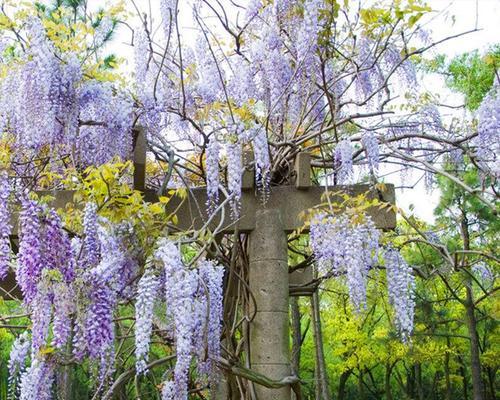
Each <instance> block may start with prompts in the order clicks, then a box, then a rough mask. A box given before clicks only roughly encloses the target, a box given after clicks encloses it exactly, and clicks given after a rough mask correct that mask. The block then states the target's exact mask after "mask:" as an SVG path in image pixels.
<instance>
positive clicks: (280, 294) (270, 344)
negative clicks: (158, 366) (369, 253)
mask: <svg viewBox="0 0 500 400" xmlns="http://www.w3.org/2000/svg"><path fill="white" fill-rule="evenodd" d="M145 165H146V143H145V139H144V136H143V135H142V133H140V132H139V133H138V135H137V139H136V143H135V150H134V166H135V170H134V188H135V189H137V190H141V191H143V192H144V197H145V199H146V200H148V201H155V200H156V199H157V194H156V192H155V191H152V190H146V188H145V171H146V168H145ZM310 168H311V167H310V156H309V154H307V153H299V154H298V156H297V158H296V163H295V172H296V182H295V185H294V186H277V187H272V188H271V191H270V196H269V199H268V201H267V202H266V203H265V204H263V203H262V201H261V199H260V195H259V194H256V193H255V192H256V191H255V188H254V184H253V175H252V174H251V172H250V171H247V172H246V173H245V175H244V177H243V188H242V198H241V217H240V218H239V219H238V220H237V221H228V220H229V218H227V220H221V215H222V214H224V215H226V216H227V215H229V214H230V210H229V204H226V205H225V210H223V211H224V212H220V213H219V215H217V216H216V217H214V218H213V219H212V220H211V222H210V223H209V224H208V228H212V229H215V228H216V227H217V228H218V231H219V233H222V234H230V233H234V232H235V231H237V232H239V233H247V234H249V243H250V244H249V254H248V255H249V288H250V290H251V291H252V294H253V297H254V299H255V302H254V304H255V305H254V306H252V307H256V308H255V309H254V310H251V311H252V313H253V314H254V318H253V319H252V321H251V322H250V326H249V329H250V354H249V360H250V366H251V368H252V370H253V371H255V372H257V373H260V374H263V375H265V376H267V377H269V378H270V379H271V380H273V381H277V382H278V381H283V379H285V378H287V377H289V376H290V375H291V370H290V354H289V353H290V350H289V297H290V296H309V295H311V294H312V293H313V292H314V291H315V290H316V285H314V284H313V274H312V270H311V269H310V268H307V269H305V270H297V271H294V272H293V273H289V266H288V255H287V251H288V245H287V234H289V233H291V232H292V231H294V230H297V229H299V228H302V227H303V225H304V221H303V220H302V219H301V217H300V216H301V214H302V213H303V212H304V210H307V209H310V208H312V207H314V206H317V205H319V204H321V203H323V200H322V195H323V194H324V193H325V191H326V190H328V191H330V192H332V193H335V192H336V191H342V192H344V193H348V194H351V195H358V194H362V193H368V198H378V199H380V200H382V201H384V202H387V203H391V204H394V203H395V194H394V186H393V185H386V186H385V187H386V190H385V191H384V192H380V191H378V190H374V189H372V188H370V186H368V185H350V186H333V187H332V186H330V187H328V188H327V187H322V186H312V185H311V177H310V176H311V171H310ZM50 194H51V195H53V196H54V197H55V200H54V201H53V203H52V206H53V207H55V208H59V207H64V205H65V204H67V203H69V202H72V200H73V192H72V191H58V192H55V193H54V192H50ZM339 200H340V199H339ZM333 201H335V198H334V197H333ZM206 204H207V194H206V189H205V188H204V187H196V188H191V189H190V190H188V196H187V198H185V199H181V198H179V197H174V198H173V199H171V200H170V201H169V202H168V204H167V210H166V212H167V213H172V212H175V213H176V215H177V219H178V227H179V229H181V230H189V229H194V230H196V229H201V228H202V227H204V226H206V221H208V220H209V216H208V215H207V212H206V207H205V205H206ZM368 214H369V215H370V217H371V218H372V220H373V222H374V223H375V225H376V226H377V228H379V229H383V230H389V229H393V228H395V226H396V215H395V213H394V211H393V209H392V207H388V208H386V209H383V210H381V209H379V208H371V209H369V210H368ZM14 218H15V217H14ZM13 226H14V227H16V228H15V230H16V229H17V223H14V224H13ZM304 232H305V231H304ZM15 234H16V232H14V235H15ZM0 295H3V297H5V298H9V297H11V298H12V297H14V298H20V296H21V293H20V291H19V290H18V289H17V285H16V282H15V277H14V276H13V274H10V275H9V276H8V277H7V279H6V280H4V281H3V282H0ZM283 382H286V379H285V381H283ZM278 386H281V387H278V388H270V387H265V386H262V385H256V386H255V392H256V395H257V398H258V399H259V400H289V399H290V398H291V389H290V385H289V384H286V383H285V384H283V385H278Z"/></svg>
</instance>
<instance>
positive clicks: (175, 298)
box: [135, 238, 224, 400]
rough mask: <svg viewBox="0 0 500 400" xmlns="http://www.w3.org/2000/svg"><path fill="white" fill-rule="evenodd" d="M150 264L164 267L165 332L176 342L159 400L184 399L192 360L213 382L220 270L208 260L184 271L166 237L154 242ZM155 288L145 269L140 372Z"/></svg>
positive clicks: (138, 340)
mask: <svg viewBox="0 0 500 400" xmlns="http://www.w3.org/2000/svg"><path fill="white" fill-rule="evenodd" d="M153 264H160V265H161V266H162V267H163V271H162V273H164V275H165V287H164V296H165V297H164V302H165V304H166V310H167V323H168V330H169V332H170V334H171V335H172V337H173V338H174V339H175V352H176V363H175V367H174V371H173V376H172V378H171V379H168V380H167V381H166V382H165V383H164V385H163V390H162V398H163V399H164V400H174V399H175V400H179V399H187V398H188V377H189V369H190V366H191V362H192V360H193V359H196V360H197V361H198V364H199V367H198V371H199V372H200V373H202V374H204V375H206V376H207V377H208V378H209V379H210V380H211V381H212V382H213V381H214V377H215V368H214V363H213V362H214V360H216V359H217V357H219V355H220V335H221V323H222V278H223V272H224V270H223V268H221V267H219V266H218V265H216V264H215V263H214V262H212V261H208V260H202V261H200V262H199V265H198V268H197V269H188V268H187V267H186V266H185V265H184V264H183V262H182V257H181V253H180V250H179V248H178V247H177V246H176V245H175V244H174V243H173V242H171V241H169V240H168V239H165V238H163V239H161V240H160V241H159V242H158V249H157V251H156V253H155V256H154V261H153ZM158 289H159V279H158V277H157V275H156V272H155V271H154V270H153V269H148V270H147V271H146V272H145V274H144V275H143V277H142V278H141V280H140V282H139V286H138V293H137V302H136V335H135V340H136V372H137V373H138V374H141V373H144V372H146V370H147V360H148V352H149V346H150V342H151V334H152V318H153V307H154V304H155V301H160V300H161V297H160V296H159V293H160V291H159V290H158Z"/></svg>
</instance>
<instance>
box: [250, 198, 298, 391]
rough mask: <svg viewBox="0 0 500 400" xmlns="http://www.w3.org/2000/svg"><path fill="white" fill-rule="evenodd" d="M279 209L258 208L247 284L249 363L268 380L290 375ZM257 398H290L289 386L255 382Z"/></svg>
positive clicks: (284, 240) (285, 274)
mask: <svg viewBox="0 0 500 400" xmlns="http://www.w3.org/2000/svg"><path fill="white" fill-rule="evenodd" d="M280 214H281V213H280V210H279V209H272V208H271V209H259V210H257V212H256V215H255V229H254V230H253V231H252V232H251V233H250V243H249V254H248V257H249V263H250V265H249V284H250V290H251V291H252V293H253V294H254V296H255V300H256V307H257V308H256V310H252V311H255V318H254V319H253V321H252V322H251V323H250V365H251V367H252V369H253V370H255V371H256V372H260V373H262V374H264V375H266V376H268V377H269V378H271V379H275V380H280V379H283V378H284V377H286V376H289V375H290V356H289V335H288V329H289V328H288V264H287V236H286V233H285V231H284V227H283V223H282V218H281V215H280ZM255 391H256V395H257V398H258V399H259V400H264V399H265V400H290V396H291V390H290V387H288V386H287V387H283V388H280V389H269V388H266V387H263V386H260V385H255Z"/></svg>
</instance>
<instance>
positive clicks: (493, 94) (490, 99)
mask: <svg viewBox="0 0 500 400" xmlns="http://www.w3.org/2000/svg"><path fill="white" fill-rule="evenodd" d="M477 118H478V126H477V133H478V136H477V139H476V146H477V151H476V154H477V158H478V160H479V161H480V162H482V163H483V165H487V166H488V169H490V170H491V172H492V173H493V175H495V176H500V162H499V161H498V154H500V133H499V132H500V85H498V84H496V85H495V86H494V87H493V89H492V90H491V91H490V92H489V93H488V94H487V95H486V96H485V97H484V99H483V101H482V102H481V105H480V106H479V109H478V111H477Z"/></svg>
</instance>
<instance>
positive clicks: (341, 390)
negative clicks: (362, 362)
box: [337, 369, 351, 400]
mask: <svg viewBox="0 0 500 400" xmlns="http://www.w3.org/2000/svg"><path fill="white" fill-rule="evenodd" d="M350 375H351V370H350V369H348V370H347V371H344V372H342V375H340V380H339V390H338V395H337V398H338V400H344V398H345V386H346V384H347V380H348V379H349V376H350Z"/></svg>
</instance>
